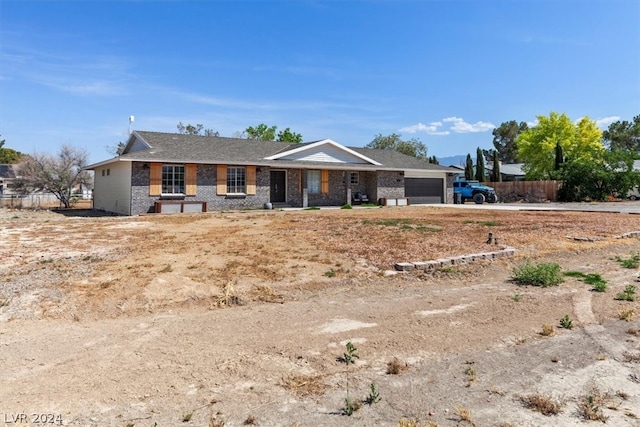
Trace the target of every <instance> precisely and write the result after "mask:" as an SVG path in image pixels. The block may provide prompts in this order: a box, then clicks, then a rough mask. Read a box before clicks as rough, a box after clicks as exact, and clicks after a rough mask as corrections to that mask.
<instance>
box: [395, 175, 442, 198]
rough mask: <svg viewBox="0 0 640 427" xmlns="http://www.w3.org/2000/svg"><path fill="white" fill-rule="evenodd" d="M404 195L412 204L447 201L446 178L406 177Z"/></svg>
mask: <svg viewBox="0 0 640 427" xmlns="http://www.w3.org/2000/svg"><path fill="white" fill-rule="evenodd" d="M404 195H405V197H408V198H409V201H410V203H411V204H412V205H419V204H429V203H431V204H434V203H445V197H444V179H443V178H407V177H405V179H404Z"/></svg>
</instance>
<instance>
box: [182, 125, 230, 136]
mask: <svg viewBox="0 0 640 427" xmlns="http://www.w3.org/2000/svg"><path fill="white" fill-rule="evenodd" d="M176 127H177V128H178V133H181V134H183V135H200V136H220V133H219V132H217V131H214V130H213V129H204V126H203V125H202V124H197V125H195V126H194V125H192V124H187V125H184V124H182V122H180V123H178V124H177V125H176Z"/></svg>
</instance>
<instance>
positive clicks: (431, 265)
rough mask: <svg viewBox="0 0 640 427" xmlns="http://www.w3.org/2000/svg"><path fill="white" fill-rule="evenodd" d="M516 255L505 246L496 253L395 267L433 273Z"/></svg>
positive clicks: (399, 264)
mask: <svg viewBox="0 0 640 427" xmlns="http://www.w3.org/2000/svg"><path fill="white" fill-rule="evenodd" d="M515 253H516V250H515V249H514V248H512V247H509V246H504V247H503V248H502V249H501V250H499V251H494V252H482V253H477V254H470V255H461V256H454V257H449V258H439V259H436V260H433V261H418V262H399V263H396V265H395V266H394V267H395V269H396V270H397V271H412V270H423V271H431V270H436V269H438V268H442V267H449V266H454V265H462V264H469V263H472V262H476V261H483V260H494V259H498V258H505V257H512V256H514V255H515Z"/></svg>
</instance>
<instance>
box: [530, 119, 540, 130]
mask: <svg viewBox="0 0 640 427" xmlns="http://www.w3.org/2000/svg"><path fill="white" fill-rule="evenodd" d="M538 123H540V122H539V121H538V119H535V120H534V121H532V122H527V126H529V127H530V128H533V127H536V126H538Z"/></svg>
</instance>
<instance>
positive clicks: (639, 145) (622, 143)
mask: <svg viewBox="0 0 640 427" xmlns="http://www.w3.org/2000/svg"><path fill="white" fill-rule="evenodd" d="M602 139H603V141H604V143H605V145H606V146H608V147H609V149H610V150H611V151H615V150H627V151H631V152H635V153H639V154H640V115H638V116H635V117H634V118H633V120H632V121H630V122H628V121H626V120H623V121H620V120H618V121H617V122H613V123H611V124H610V125H609V128H608V129H607V130H605V131H604V132H602Z"/></svg>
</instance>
